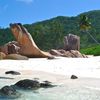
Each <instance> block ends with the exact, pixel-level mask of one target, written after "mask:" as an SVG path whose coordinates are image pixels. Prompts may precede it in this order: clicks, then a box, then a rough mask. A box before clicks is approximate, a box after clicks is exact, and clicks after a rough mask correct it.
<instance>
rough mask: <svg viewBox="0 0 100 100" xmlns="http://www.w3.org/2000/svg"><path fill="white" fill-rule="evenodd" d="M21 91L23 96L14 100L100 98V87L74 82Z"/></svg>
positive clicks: (84, 99) (95, 99) (96, 99)
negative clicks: (74, 83)
mask: <svg viewBox="0 0 100 100" xmlns="http://www.w3.org/2000/svg"><path fill="white" fill-rule="evenodd" d="M19 92H20V93H22V95H21V97H20V98H17V99H14V100H100V89H97V88H96V89H95V88H93V87H87V86H83V85H82V86H78V85H73V84H72V86H71V84H70V85H60V86H57V87H53V88H46V89H43V88H41V89H38V90H33V91H23V90H19ZM0 100H7V98H6V99H2V98H0Z"/></svg>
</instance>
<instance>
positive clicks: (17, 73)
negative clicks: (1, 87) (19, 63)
mask: <svg viewBox="0 0 100 100" xmlns="http://www.w3.org/2000/svg"><path fill="white" fill-rule="evenodd" d="M5 74H12V75H20V74H21V73H19V72H16V71H7V72H5Z"/></svg>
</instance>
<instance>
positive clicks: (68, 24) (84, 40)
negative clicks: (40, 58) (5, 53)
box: [0, 10, 100, 50]
mask: <svg viewBox="0 0 100 100" xmlns="http://www.w3.org/2000/svg"><path fill="white" fill-rule="evenodd" d="M83 14H85V15H87V16H88V17H89V19H90V20H91V23H92V28H91V29H90V33H91V34H92V35H93V36H94V37H95V38H96V39H97V40H98V41H99V42H100V10H94V11H89V12H85V13H82V14H80V15H78V16H75V17H65V16H58V17H55V18H52V19H49V20H45V21H41V22H37V23H33V24H25V25H24V26H25V27H26V28H27V29H28V31H29V32H30V33H31V35H32V37H33V38H34V40H35V42H36V44H37V45H38V46H39V47H40V48H41V49H43V50H49V49H51V48H56V49H57V48H62V47H63V37H64V36H65V35H67V34H69V33H72V34H76V35H78V36H80V38H81V48H87V47H90V46H93V45H95V42H94V41H93V40H92V39H91V37H90V36H89V35H88V34H86V33H84V32H81V31H80V30H79V25H78V23H79V17H80V16H81V15H83ZM11 40H14V37H13V36H12V34H11V31H10V29H9V28H6V29H0V45H2V44H4V43H6V42H8V41H11Z"/></svg>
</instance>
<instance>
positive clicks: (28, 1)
mask: <svg viewBox="0 0 100 100" xmlns="http://www.w3.org/2000/svg"><path fill="white" fill-rule="evenodd" d="M16 1H20V2H24V3H32V2H33V0H16Z"/></svg>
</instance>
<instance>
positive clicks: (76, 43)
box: [64, 34, 80, 51]
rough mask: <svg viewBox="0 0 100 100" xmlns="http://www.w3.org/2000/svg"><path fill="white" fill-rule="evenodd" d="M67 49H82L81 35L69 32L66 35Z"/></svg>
mask: <svg viewBox="0 0 100 100" xmlns="http://www.w3.org/2000/svg"><path fill="white" fill-rule="evenodd" d="M64 49H65V50H68V51H70V50H78V51H79V50H80V37H79V36H77V35H73V34H68V35H67V36H65V37H64Z"/></svg>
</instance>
